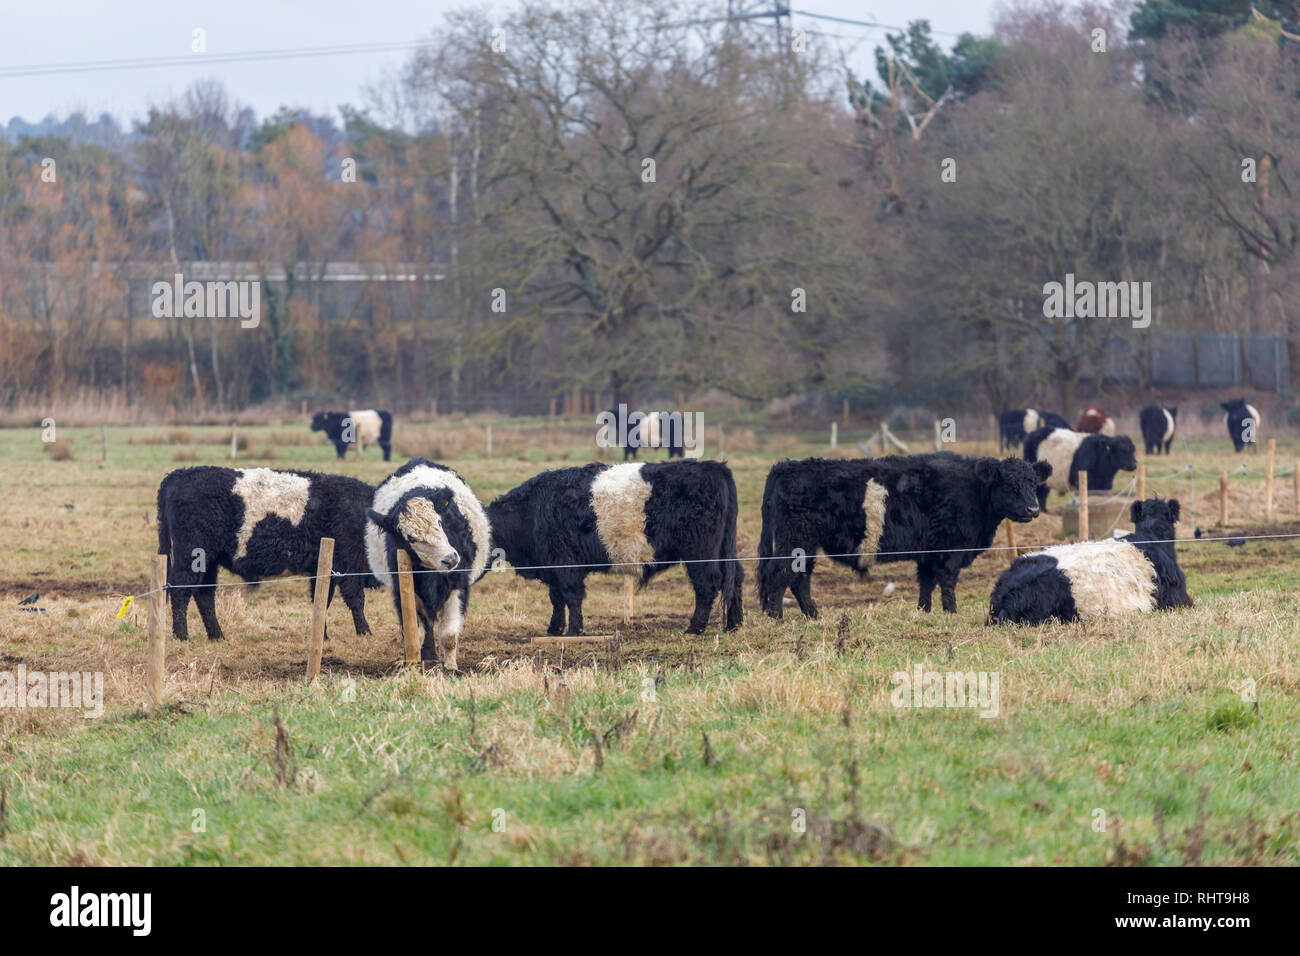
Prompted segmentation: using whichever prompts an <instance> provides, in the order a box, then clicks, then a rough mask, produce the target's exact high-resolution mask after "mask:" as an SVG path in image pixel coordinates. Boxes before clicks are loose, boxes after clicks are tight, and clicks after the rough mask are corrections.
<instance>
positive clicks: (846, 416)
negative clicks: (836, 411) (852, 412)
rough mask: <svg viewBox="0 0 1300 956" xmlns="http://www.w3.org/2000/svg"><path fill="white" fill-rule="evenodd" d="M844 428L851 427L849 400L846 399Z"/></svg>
mask: <svg viewBox="0 0 1300 956" xmlns="http://www.w3.org/2000/svg"><path fill="white" fill-rule="evenodd" d="M844 427H845V428H848V427H849V400H848V399H847V398H846V399H844Z"/></svg>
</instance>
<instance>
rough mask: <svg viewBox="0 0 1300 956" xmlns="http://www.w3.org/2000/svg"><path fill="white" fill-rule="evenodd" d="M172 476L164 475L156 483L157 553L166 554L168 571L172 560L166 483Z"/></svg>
mask: <svg viewBox="0 0 1300 956" xmlns="http://www.w3.org/2000/svg"><path fill="white" fill-rule="evenodd" d="M171 478H172V476H171V475H166V476H165V477H164V478H163V480H162V483H161V484H159V485H158V551H157V553H158V554H165V555H167V569H168V571H169V572H170V570H171V562H172V535H171V528H170V527H169V526H168V524H167V483H168V482H169V481H171Z"/></svg>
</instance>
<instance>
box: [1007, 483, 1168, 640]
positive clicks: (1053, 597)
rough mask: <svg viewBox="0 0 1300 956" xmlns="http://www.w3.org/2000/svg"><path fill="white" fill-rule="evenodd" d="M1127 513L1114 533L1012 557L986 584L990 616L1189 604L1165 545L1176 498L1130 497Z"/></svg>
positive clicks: (1078, 615) (1107, 613)
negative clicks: (1123, 530)
mask: <svg viewBox="0 0 1300 956" xmlns="http://www.w3.org/2000/svg"><path fill="white" fill-rule="evenodd" d="M1129 514H1130V516H1131V517H1132V519H1133V526H1134V528H1135V529H1136V530H1134V532H1133V533H1132V534H1129V535H1125V536H1124V537H1122V538H1119V539H1115V538H1108V539H1106V540H1104V541H1081V542H1079V543H1078V544H1062V545H1057V546H1056V547H1052V548H1046V549H1044V550H1042V551H1037V552H1035V553H1033V554H1027V555H1024V556H1023V557H1019V558H1017V559H1016V560H1015V561H1014V562H1012V564H1011V567H1009V568H1007V570H1005V571H1004V572H1002V575H1001V576H1000V577H999V578H998V580H997V584H995V585H994V586H993V595H992V597H991V599H990V609H989V618H990V620H992V621H993V622H994V623H1008V622H1016V623H1021V624H1041V623H1043V622H1044V621H1048V620H1058V621H1064V622H1067V623H1068V622H1070V621H1095V620H1100V619H1103V618H1110V617H1117V616H1120V615H1123V614H1144V613H1150V612H1151V611H1162V610H1166V609H1168V608H1174V607H1190V606H1191V604H1192V599H1191V598H1190V597H1188V596H1187V579H1186V578H1185V577H1183V571H1182V569H1181V568H1180V567H1179V566H1178V555H1177V553H1176V552H1175V551H1174V545H1173V539H1174V525H1175V524H1176V523H1177V522H1178V516H1179V508H1178V502H1177V500H1170V501H1161V500H1160V499H1158V498H1150V499H1148V500H1146V501H1135V502H1133V505H1132V507H1131V508H1130V509H1129Z"/></svg>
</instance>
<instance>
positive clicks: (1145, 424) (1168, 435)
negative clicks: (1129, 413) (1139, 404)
mask: <svg viewBox="0 0 1300 956" xmlns="http://www.w3.org/2000/svg"><path fill="white" fill-rule="evenodd" d="M1138 424H1140V425H1141V426H1142V443H1143V444H1144V445H1146V453H1147V454H1148V455H1158V454H1160V450H1161V449H1162V448H1163V449H1164V453H1165V454H1166V455H1167V454H1169V446H1170V445H1172V444H1173V443H1174V431H1175V430H1176V429H1177V427H1178V408H1177V406H1174V407H1170V406H1168V405H1147V406H1146V407H1145V408H1143V409H1142V411H1141V412H1139V413H1138Z"/></svg>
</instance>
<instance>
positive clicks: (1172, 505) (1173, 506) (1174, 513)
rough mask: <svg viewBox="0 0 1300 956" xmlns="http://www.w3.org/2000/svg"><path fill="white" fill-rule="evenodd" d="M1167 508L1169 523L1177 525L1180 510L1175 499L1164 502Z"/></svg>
mask: <svg viewBox="0 0 1300 956" xmlns="http://www.w3.org/2000/svg"><path fill="white" fill-rule="evenodd" d="M1165 504H1167V505H1168V506H1169V523H1170V524H1178V518H1179V516H1180V515H1181V514H1182V508H1181V507H1179V504H1178V499H1177V498H1170V499H1169V500H1168V501H1167V502H1165Z"/></svg>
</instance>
